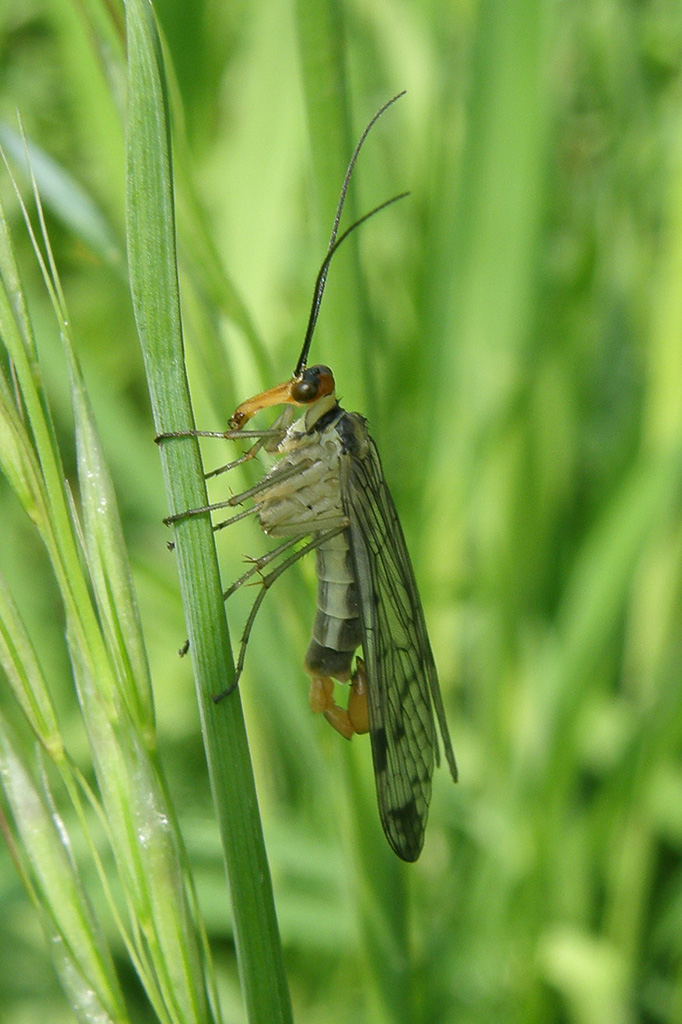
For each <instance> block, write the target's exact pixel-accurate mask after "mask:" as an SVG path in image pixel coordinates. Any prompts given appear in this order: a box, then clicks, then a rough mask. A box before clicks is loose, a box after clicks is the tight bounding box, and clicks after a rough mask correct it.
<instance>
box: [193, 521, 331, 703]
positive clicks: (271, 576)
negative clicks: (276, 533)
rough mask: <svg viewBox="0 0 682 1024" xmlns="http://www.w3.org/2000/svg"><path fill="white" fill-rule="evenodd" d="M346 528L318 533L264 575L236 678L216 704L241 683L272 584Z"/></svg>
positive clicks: (216, 698) (245, 635)
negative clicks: (300, 560) (253, 638)
mask: <svg viewBox="0 0 682 1024" xmlns="http://www.w3.org/2000/svg"><path fill="white" fill-rule="evenodd" d="M345 529H347V526H345V525H344V526H337V527H336V529H334V530H327V531H326V532H325V533H320V534H318V536H317V537H314V538H313V540H311V541H309V542H308V543H307V544H304V546H303V547H302V548H299V550H298V551H296V552H294V554H293V555H290V556H289V558H285V559H284V561H283V562H281V563H280V565H278V566H277V568H276V569H273V570H272V572H269V573H268V574H267V576H264V577H263V586H262V589H261V591H260V592H259V594H258V596H257V598H256V600H255V601H254V602H253V605H252V607H251V611H250V612H249V617H248V618H247V620H246V625H245V626H244V632H243V633H242V638H241V641H240V645H239V657H238V658H237V664H236V666H235V673H234V679H233V680H232V682H231V683H230V685H229V686H228V688H227V689H226V690H223V692H222V693H217V694H216V695H215V696H214V697H213V700H214V701H215V703H216V704H217V703H218V701H220V700H222V699H223V697H227V696H229V694H231V693H232V691H233V690H234V689H236V687H237V684H238V683H239V679H240V677H241V674H242V672H243V670H244V659H245V657H246V648H247V647H248V643H249V638H250V636H251V630H252V629H253V623H254V621H255V619H256V615H257V614H258V610H259V608H260V606H261V604H262V603H263V598H264V597H265V595H266V594H267V592H268V590H269V589H270V587H271V586H272V584H273V583H274V582H275V580H276V579H279V577H280V576H281V575H282V573H283V572H286V570H287V569H288V568H289V567H290V566H292V565H293V564H294V563H295V562H298V560H299V558H303V556H304V555H307V554H308V552H309V551H313V550H314V549H315V548H317V547H319V546H320V544H324V543H325V541H328V540H331V538H332V537H336V536H337V534H339V533H342V532H343V531H344V530H345Z"/></svg>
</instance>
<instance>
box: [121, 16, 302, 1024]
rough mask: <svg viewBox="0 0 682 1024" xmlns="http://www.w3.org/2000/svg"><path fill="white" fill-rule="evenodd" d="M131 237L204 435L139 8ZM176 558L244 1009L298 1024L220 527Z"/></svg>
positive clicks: (155, 369)
mask: <svg viewBox="0 0 682 1024" xmlns="http://www.w3.org/2000/svg"><path fill="white" fill-rule="evenodd" d="M127 17H128V60H129V125H128V175H129V179H128V231H129V263H130V272H131V283H132V291H133V301H134V305H135V313H136V319H137V324H138V330H139V334H140V340H141V343H142V347H143V352H144V358H145V364H146V367H147V373H148V381H149V388H150V393H151V398H152V407H153V409H154V415H155V422H156V426H157V429H158V430H159V432H162V431H167V430H183V429H188V428H190V427H192V413H191V406H190V400H189V393H188V389H187V381H186V378H185V373H184V367H183V347H182V334H181V326H180V307H179V295H178V281H177V269H176V261H175V220H174V210H173V197H172V175H171V160H170V139H169V128H168V111H167V97H166V91H165V85H164V78H163V70H162V61H161V52H160V46H159V41H158V36H157V33H156V27H155V24H154V21H153V16H152V10H151V8H150V7H148V6H147V5H145V4H143V3H142V2H140V0H132V2H130V3H129V4H128V6H127ZM162 462H163V467H164V475H165V480H166V486H167V491H168V495H169V502H170V507H171V510H172V511H182V510H183V509H186V508H193V507H196V506H197V505H202V504H205V501H206V497H205V488H204V485H203V477H202V469H201V464H200V461H199V458H198V450H197V446H196V444H195V443H193V442H186V441H184V440H183V441H181V442H177V441H176V442H171V443H166V444H164V445H163V448H162ZM175 535H176V555H177V559H178V563H179V571H180V578H181V588H182V594H183V603H184V606H185V613H186V618H187V624H188V632H189V638H190V643H191V654H192V660H193V665H194V671H195V679H196V684H197V693H198V699H199V706H200V712H201V720H202V728H203V733H204V740H205V745H206V751H207V757H208V764H209V772H210V776H211V784H212V788H213V794H214V802H215V807H216V811H217V814H218V820H219V824H220V830H221V835H222V839H223V847H224V852H225V860H226V865H227V872H228V877H229V881H230V893H231V898H232V907H233V915H234V928H235V939H236V944H237V953H238V960H239V969H240V976H241V979H242V987H243V994H244V1000H245V1003H246V1006H247V1012H248V1015H249V1019H250V1020H252V1021H268V1022H276V1021H288V1020H290V1019H291V1010H290V1006H289V999H288V992H287V984H286V978H285V975H284V969H283V963H282V953H281V947H280V943H279V935H278V929H277V921H276V916H275V910H274V903H273V897H272V887H271V882H270V874H269V869H268V865H267V860H266V856H265V849H264V844H263V837H262V829H261V824H260V818H259V815H258V807H257V801H256V795H255V788H254V781H253V775H252V769H251V762H250V757H249V751H248V746H247V740H246V732H245V727H244V720H243V715H242V710H241V704H240V700H239V695H238V693H235V694H233V695H232V696H231V697H230V698H229V699H227V700H224V701H223V702H222V703H221V704H220V705H219V706H216V705H215V704H214V702H213V701H212V699H211V697H212V694H215V693H219V692H221V691H222V690H224V689H225V687H226V685H228V684H229V681H230V679H231V678H232V675H233V668H232V665H231V664H230V640H229V635H228V632H227V624H226V620H225V613H224V609H223V603H222V594H221V585H220V579H219V574H218V569H217V562H216V556H215V547H214V544H213V537H212V531H211V524H210V520H209V517H208V516H202V517H194V518H191V519H188V520H187V521H185V522H182V523H180V524H179V525H178V527H177V529H176V531H175Z"/></svg>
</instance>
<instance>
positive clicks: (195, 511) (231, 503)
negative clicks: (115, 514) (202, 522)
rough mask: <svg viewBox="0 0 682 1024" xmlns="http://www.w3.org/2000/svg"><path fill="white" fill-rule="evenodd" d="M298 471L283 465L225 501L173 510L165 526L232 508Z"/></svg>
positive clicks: (296, 467) (298, 471)
mask: <svg viewBox="0 0 682 1024" xmlns="http://www.w3.org/2000/svg"><path fill="white" fill-rule="evenodd" d="M300 472H301V467H300V466H295V465H294V466H285V467H284V468H283V469H282V470H279V471H277V472H275V473H271V474H270V475H269V476H265V477H263V479H262V480H260V481H259V482H258V483H257V484H255V485H254V486H253V487H250V488H249V490H248V491H242V493H241V494H233V495H232V497H231V498H227V499H226V500H225V501H215V502H213V503H212V504H210V505H200V506H199V508H188V509H187V510H186V511H185V512H175V513H174V514H173V515H172V516H166V518H165V519H164V523H165V524H166V526H170V525H171V524H172V523H177V522H179V521H180V520H182V519H188V518H189V517H190V516H199V515H201V514H202V513H203V512H216V511H217V510H218V509H219V508H234V507H235V505H241V504H242V502H243V501H246V499H247V498H253V497H254V495H256V494H259V493H260V492H261V491H264V490H267V488H268V487H271V486H272V485H273V484H277V483H279V482H280V481H281V480H288V479H289V477H292V476H298V475H299V474H300Z"/></svg>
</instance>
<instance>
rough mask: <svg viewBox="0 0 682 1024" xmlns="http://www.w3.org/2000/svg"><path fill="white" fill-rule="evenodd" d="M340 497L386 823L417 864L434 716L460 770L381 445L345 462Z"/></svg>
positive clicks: (434, 758) (397, 845)
mask: <svg viewBox="0 0 682 1024" xmlns="http://www.w3.org/2000/svg"><path fill="white" fill-rule="evenodd" d="M341 496H342V502H343V506H344V512H345V514H346V515H347V516H348V519H349V522H350V526H349V533H350V541H351V544H350V550H351V557H352V559H353V564H354V569H355V576H356V581H357V586H358V592H359V596H360V612H361V619H362V625H363V636H364V640H363V653H364V657H365V672H366V680H367V699H368V708H369V725H370V739H371V744H372V758H373V761H374V774H375V779H376V787H377V799H378V804H379V815H380V817H381V822H382V825H383V828H384V831H385V833H386V836H387V838H388V840H389V843H390V844H391V846H392V847H393V849H394V850H395V852H396V853H397V854H398V856H399V857H401V858H402V859H403V860H407V861H413V860H416V859H417V857H418V856H419V854H420V852H421V848H422V846H423V843H424V830H425V828H426V819H427V815H428V807H429V800H430V797H431V777H432V775H433V768H434V763H437V762H438V743H437V738H436V727H435V721H434V715H433V709H434V708H435V711H436V717H437V719H438V724H439V727H440V732H441V736H442V740H443V746H444V750H445V755H446V759H447V762H448V765H449V767H450V772H451V774H452V776H453V778H454V779H455V780H456V778H457V767H456V764H455V758H454V754H453V751H452V745H451V742H450V737H449V734H448V727H447V722H446V720H445V713H444V709H443V701H442V697H441V692H440V687H439V684H438V676H437V673H436V666H435V662H434V659H433V653H432V651H431V645H430V643H429V638H428V634H427V631H426V623H425V621H424V613H423V611H422V606H421V601H420V598H419V592H418V590H417V584H416V582H415V578H414V572H413V569H412V563H411V561H410V556H409V553H408V551H407V547H406V544H405V539H404V537H403V532H402V528H401V526H400V521H399V519H398V514H397V512H396V509H395V505H394V504H393V499H392V497H391V494H390V492H389V490H388V486H387V484H386V482H385V480H384V476H383V471H382V468H381V461H380V458H379V453H378V452H377V449H376V445H375V444H374V442H373V441H372V439H371V438H370V437H367V447H366V448H365V450H364V452H363V454H362V456H359V455H358V454H348V455H346V456H344V457H343V458H342V460H341Z"/></svg>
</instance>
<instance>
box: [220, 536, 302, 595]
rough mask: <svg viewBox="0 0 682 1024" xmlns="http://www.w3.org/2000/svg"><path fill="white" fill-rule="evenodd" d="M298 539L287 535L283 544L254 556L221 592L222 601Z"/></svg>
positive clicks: (298, 538) (291, 546) (298, 540)
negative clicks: (244, 570)
mask: <svg viewBox="0 0 682 1024" xmlns="http://www.w3.org/2000/svg"><path fill="white" fill-rule="evenodd" d="M300 540H301V538H300V537H289V539H288V540H285V541H284V543H283V544H280V545H279V547H276V548H273V550H272V551H268V552H266V554H264V555H261V556H260V558H254V559H253V561H252V562H251V565H250V566H249V568H248V569H247V570H246V572H245V573H244V575H243V576H240V577H239V579H238V580H235V581H234V583H233V584H232V586H231V587H228V589H227V590H226V591H225V593H224V594H223V601H227V599H228V598H229V597H232V595H233V594H234V593H235V592H236V591H237V590H239V588H240V587H242V586H243V585H244V584H245V583H247V582H248V581H249V580H250V579H251V577H252V576H255V575H256V573H259V572H260V571H261V569H264V568H265V566H266V565H269V563H270V562H272V561H274V560H275V559H276V558H278V557H279V556H280V555H282V554H284V552H285V551H288V550H289V548H293V546H294V545H295V544H298V543H299V542H300Z"/></svg>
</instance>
